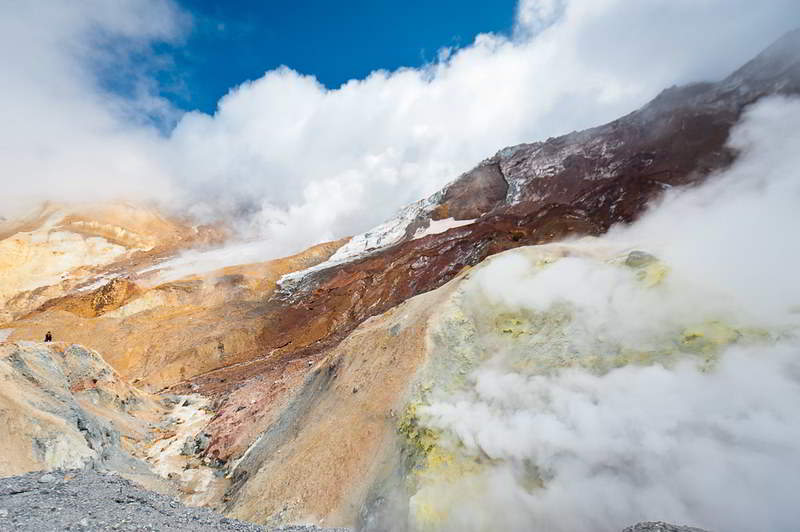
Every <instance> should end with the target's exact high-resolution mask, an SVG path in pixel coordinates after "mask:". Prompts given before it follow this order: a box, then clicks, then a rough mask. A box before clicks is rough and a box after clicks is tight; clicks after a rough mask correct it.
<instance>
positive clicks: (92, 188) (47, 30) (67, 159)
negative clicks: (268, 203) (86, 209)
mask: <svg viewBox="0 0 800 532" xmlns="http://www.w3.org/2000/svg"><path fill="white" fill-rule="evenodd" d="M184 26H185V21H184V18H183V17H182V16H181V15H180V14H179V12H178V11H177V9H176V8H175V7H174V6H173V5H172V4H170V3H168V2H166V1H162V0H146V1H134V0H130V1H128V0H123V1H119V2H105V1H102V0H95V1H90V0H86V1H80V2H47V1H37V0H33V1H30V2H4V3H3V4H2V6H0V48H2V52H0V53H2V57H3V60H2V64H3V83H2V88H0V99H2V104H0V124H2V126H0V168H1V169H2V181H3V193H2V199H0V214H1V215H4V216H8V215H14V214H15V213H18V212H19V211H20V209H23V208H25V207H28V206H29V205H30V204H31V203H34V202H39V201H43V200H56V201H59V200H61V201H80V200H86V199H90V200H91V199H112V198H116V197H118V196H122V197H125V198H130V199H136V200H142V199H152V198H153V196H154V193H153V191H158V193H157V194H156V196H160V195H161V194H166V193H168V191H169V190H170V189H171V187H172V182H171V181H170V176H168V175H167V173H166V172H165V171H164V169H163V167H162V166H163V165H162V163H161V162H160V161H159V158H158V157H157V154H156V152H157V151H158V150H159V149H161V148H160V146H161V144H162V143H163V139H161V138H160V135H159V134H158V131H157V130H156V129H155V128H154V127H152V126H151V125H149V123H151V121H150V120H149V119H148V117H156V116H158V117H163V116H165V115H168V114H170V113H171V112H172V110H171V109H170V108H169V105H168V104H167V103H166V102H165V101H164V100H162V99H161V98H159V97H158V96H157V94H155V93H154V92H153V90H152V83H151V80H150V78H149V77H148V72H146V71H141V70H137V69H140V67H141V66H142V65H143V64H144V63H142V62H138V63H137V62H134V61H132V59H131V56H132V54H139V55H140V56H145V55H146V54H147V53H148V50H149V45H150V43H151V42H152V41H153V40H173V39H177V38H179V36H180V35H181V33H182V31H183V28H184ZM100 71H103V72H105V73H106V74H105V75H104V76H103V79H104V80H106V81H109V80H111V74H112V73H114V72H115V74H114V75H119V76H123V75H124V76H125V81H126V84H127V86H128V89H129V94H127V95H125V96H120V95H114V94H112V93H110V92H107V91H104V90H103V89H102V80H101V79H99V78H98V73H99V72H100Z"/></svg>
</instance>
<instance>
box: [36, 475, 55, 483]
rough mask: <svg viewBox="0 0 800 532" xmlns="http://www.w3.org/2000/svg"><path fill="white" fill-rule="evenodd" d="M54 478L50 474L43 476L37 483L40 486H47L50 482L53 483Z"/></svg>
mask: <svg viewBox="0 0 800 532" xmlns="http://www.w3.org/2000/svg"><path fill="white" fill-rule="evenodd" d="M55 481H56V477H55V476H53V475H51V474H50V473H47V474H44V475H42V476H41V477H39V482H40V483H42V484H49V483H50V482H55Z"/></svg>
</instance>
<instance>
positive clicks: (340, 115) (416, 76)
mask: <svg viewBox="0 0 800 532" xmlns="http://www.w3.org/2000/svg"><path fill="white" fill-rule="evenodd" d="M0 9H2V10H3V12H2V15H3V16H2V17H0V18H1V19H2V24H3V27H2V29H3V32H2V36H0V39H3V40H2V44H3V50H4V52H3V53H4V55H7V56H9V57H8V58H7V60H6V61H5V62H4V64H7V65H8V67H7V68H8V72H7V74H8V75H7V76H6V77H7V78H10V79H11V80H13V83H10V84H4V85H3V87H2V89H0V91H2V96H3V100H4V102H5V105H4V108H3V111H2V113H3V115H2V118H3V124H4V125H3V127H2V131H0V139H2V146H3V151H2V153H0V165H2V168H3V169H4V172H5V173H4V176H5V177H4V180H5V181H6V182H7V183H9V186H8V187H7V190H6V193H5V195H4V198H3V199H2V201H1V202H0V208H2V209H3V210H4V211H7V210H8V209H9V208H11V207H12V206H14V205H18V204H19V203H20V202H21V201H22V200H30V199H61V198H65V199H98V198H99V199H106V198H108V197H111V196H121V197H124V198H132V199H142V198H145V199H156V200H160V201H162V203H163V204H165V205H168V206H170V207H172V208H174V209H180V210H182V211H188V212H191V213H193V214H194V215H195V216H197V217H198V218H200V219H208V218H214V217H222V218H225V219H227V220H229V221H230V220H235V222H236V223H235V225H236V227H237V228H238V229H239V231H240V234H241V235H242V236H243V237H246V238H249V239H256V240H257V241H258V244H257V246H256V247H257V249H258V256H260V257H262V258H268V257H273V256H277V255H283V254H287V253H290V252H294V251H298V250H299V249H302V248H303V247H306V246H308V245H310V244H313V243H316V242H319V241H323V240H330V239H333V238H338V237H342V236H345V235H347V234H353V233H358V232H362V231H364V230H366V229H368V228H370V227H372V226H374V225H376V224H378V223H380V222H381V221H383V220H385V219H387V218H389V217H391V216H392V215H393V214H394V213H395V212H396V211H397V210H398V209H399V208H401V207H402V206H403V205H405V204H407V203H409V202H411V201H414V200H417V199H419V198H421V197H424V196H425V195H427V194H429V193H431V192H433V191H435V190H437V189H439V188H440V187H441V186H442V185H444V184H445V183H447V182H448V181H450V180H452V179H454V178H456V177H457V176H458V175H459V173H461V172H463V171H465V170H468V169H469V168H470V167H471V166H472V165H474V164H475V163H477V162H478V161H480V160H481V159H482V158H484V157H486V156H489V155H491V154H492V153H494V152H495V151H496V150H498V149H499V148H502V147H504V146H506V145H510V144H515V143H520V142H525V141H532V140H536V139H541V138H545V137H547V136H550V135H557V134H560V133H565V132H568V131H570V130H573V129H580V128H584V127H588V126H592V125H595V124H597V123H600V122H603V121H606V120H610V119H613V118H615V117H617V116H619V115H621V114H623V113H625V112H628V111H630V110H632V109H634V108H636V107H638V106H639V105H641V104H642V103H644V102H645V101H647V100H648V99H649V98H651V97H652V96H654V95H655V94H656V93H657V92H658V91H660V90H661V89H662V88H664V87H665V86H668V85H671V84H673V83H682V82H687V81H692V80H696V79H706V78H710V79H714V78H719V77H721V76H724V75H725V74H727V73H728V72H729V71H731V70H733V69H734V68H736V67H737V66H739V64H741V63H742V62H744V61H745V60H747V59H749V58H750V57H751V56H753V55H754V54H755V53H757V52H758V51H759V50H760V49H762V48H763V47H764V46H766V45H767V44H769V42H771V41H772V40H773V39H775V38H776V37H777V36H779V35H780V34H781V33H783V32H784V31H785V30H787V29H789V28H790V26H791V24H793V21H795V20H797V19H798V16H799V15H800V5H798V4H797V3H796V2H794V1H792V0H770V1H769V2H766V3H761V4H759V5H755V4H753V3H752V2H748V1H744V0H734V1H733V2H731V1H728V0H708V1H706V2H702V3H698V2H695V1H691V0H679V1H674V0H669V1H668V0H658V1H655V2H636V1H633V0H625V1H623V0H601V1H598V0H568V1H567V0H563V1H561V0H559V1H555V0H547V1H545V0H524V1H523V2H521V3H520V5H519V7H518V21H517V24H516V29H515V33H514V35H513V36H512V37H510V38H506V37H503V36H498V35H488V34H487V35H480V36H478V37H477V38H476V40H475V42H473V43H472V44H470V45H468V46H466V47H464V48H462V49H458V50H453V51H451V52H450V53H448V54H441V55H440V59H439V60H438V61H437V62H435V63H433V64H430V65H426V66H424V67H422V68H418V69H413V68H406V69H400V70H398V71H395V72H384V71H378V72H374V73H372V74H371V75H370V76H368V77H367V78H366V79H361V80H352V81H350V82H348V83H346V84H344V85H343V86H342V87H339V88H333V89H327V88H325V87H323V86H321V85H320V84H319V83H318V82H317V81H316V80H315V79H314V78H313V77H311V76H303V75H300V74H298V73H297V72H295V71H293V70H291V68H288V67H284V68H280V69H276V70H273V71H270V72H266V73H265V74H264V76H262V77H261V78H259V79H256V80H252V81H247V82H245V83H243V84H241V85H240V86H238V87H233V88H231V91H230V92H229V93H228V94H227V95H226V96H225V97H224V98H222V99H221V100H220V102H219V104H218V108H217V110H216V112H215V113H214V114H213V115H208V114H204V113H199V112H190V113H186V114H183V115H182V116H181V115H180V114H178V115H175V113H176V110H174V109H171V108H170V107H169V105H167V104H166V103H165V101H164V100H163V99H161V98H159V97H158V94H157V90H156V89H157V86H155V84H154V83H155V82H154V81H153V79H152V78H151V77H148V75H147V71H146V70H145V71H141V70H138V71H137V70H136V65H138V64H139V62H136V61H131V60H130V54H132V53H134V54H138V55H137V57H138V56H141V55H143V54H144V55H145V56H147V52H148V50H149V49H150V48H149V47H150V45H151V44H152V43H153V42H155V41H159V40H171V41H175V40H179V39H180V38H181V36H182V35H184V34H185V32H186V31H187V22H186V20H185V19H186V18H187V14H185V13H182V12H181V11H180V10H179V9H178V8H177V7H176V6H175V5H174V4H171V3H169V2H168V1H167V0H148V1H147V2H105V1H103V0H93V1H89V0H86V1H83V2H70V3H52V2H38V3H37V2H29V3H6V4H4V6H3V7H2V8H0ZM721 13H725V14H726V16H720V15H721ZM101 37H102V38H101ZM104 39H105V40H104ZM109 42H111V43H114V44H115V46H112V47H109V46H107V44H108V43H109ZM98 43H100V44H101V45H102V46H101V45H99V44H98ZM104 50H113V51H114V52H113V53H112V54H111V59H113V61H110V60H109V57H108V54H107V53H106V52H104ZM99 63H100V65H101V67H102V65H103V64H104V65H105V66H106V67H108V66H109V64H111V65H113V66H114V68H115V69H117V70H120V71H122V72H127V71H128V70H130V69H133V70H134V72H135V74H136V75H135V76H134V79H135V80H136V82H135V83H133V84H132V87H133V88H132V89H131V91H130V92H132V94H128V95H126V97H120V96H118V95H116V96H115V95H114V94H112V93H109V92H108V91H107V90H105V89H104V86H103V84H102V83H98V79H97V77H96V76H97V73H98V71H103V68H101V67H98V64H99ZM289 66H291V65H289ZM106 70H108V68H106ZM11 102H13V104H12V103H11ZM154 115H155V116H158V117H162V123H171V122H170V119H172V118H174V119H176V125H175V127H174V128H173V129H169V130H168V131H166V132H163V131H161V130H159V128H157V127H155V126H154V125H153V123H152V122H153V121H152V120H151V118H152V117H153V116H154ZM164 117H166V119H164Z"/></svg>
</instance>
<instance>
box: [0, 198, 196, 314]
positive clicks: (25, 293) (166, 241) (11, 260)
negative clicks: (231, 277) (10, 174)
mask: <svg viewBox="0 0 800 532" xmlns="http://www.w3.org/2000/svg"><path fill="white" fill-rule="evenodd" d="M206 233H208V231H203V230H198V229H196V228H193V227H191V226H189V225H188V224H185V223H182V222H179V221H176V220H170V219H167V218H165V217H163V216H162V215H161V214H159V213H158V212H157V211H155V210H153V209H150V208H144V207H135V206H132V205H127V204H124V203H118V204H103V205H98V204H81V205H55V204H48V205H45V206H43V207H42V208H41V209H40V210H39V211H38V212H36V213H34V214H32V215H31V216H29V217H28V218H26V219H23V220H20V221H15V222H3V223H2V224H0V323H3V322H7V321H11V320H12V319H14V318H17V317H20V316H22V315H24V314H26V313H27V312H30V311H31V310H33V309H35V308H36V307H37V306H39V305H41V304H42V303H44V302H45V301H47V300H49V299H52V298H54V297H59V296H62V295H64V294H66V293H68V292H69V291H71V290H72V289H74V288H76V287H80V286H81V285H82V284H87V283H89V282H92V280H93V279H96V278H98V277H100V278H102V274H103V273H104V270H107V269H108V268H109V267H111V266H112V265H115V264H119V263H120V262H121V261H126V260H128V261H130V260H132V259H134V257H137V259H138V260H139V261H141V260H142V259H145V260H146V257H147V255H148V254H150V255H156V254H158V253H163V252H168V251H174V250H176V249H177V248H180V247H182V246H186V245H190V244H192V243H194V242H198V241H201V240H203V238H207V237H208V235H207V234H206ZM119 265H121V264H119ZM126 273H132V272H130V271H128V272H126Z"/></svg>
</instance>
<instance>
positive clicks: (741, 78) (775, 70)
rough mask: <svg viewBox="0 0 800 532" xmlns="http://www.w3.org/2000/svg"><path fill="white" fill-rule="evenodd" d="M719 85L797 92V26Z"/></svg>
mask: <svg viewBox="0 0 800 532" xmlns="http://www.w3.org/2000/svg"><path fill="white" fill-rule="evenodd" d="M721 85H722V86H723V87H726V88H727V87H730V88H739V89H740V90H742V89H745V90H749V91H754V92H764V91H768V92H771V93H777V94H796V93H797V92H799V91H800V28H797V29H795V30H792V31H790V32H788V33H787V34H785V35H784V36H783V37H781V38H780V39H778V40H777V41H775V42H774V43H772V44H771V45H770V46H769V47H768V48H767V49H766V50H764V51H763V52H761V53H760V54H758V55H757V56H756V57H754V58H753V59H752V60H750V61H748V62H747V63H745V65H744V66H742V67H741V68H740V69H738V70H737V71H736V72H734V73H733V74H731V75H730V76H728V77H727V78H725V80H723V81H722V83H721Z"/></svg>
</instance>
